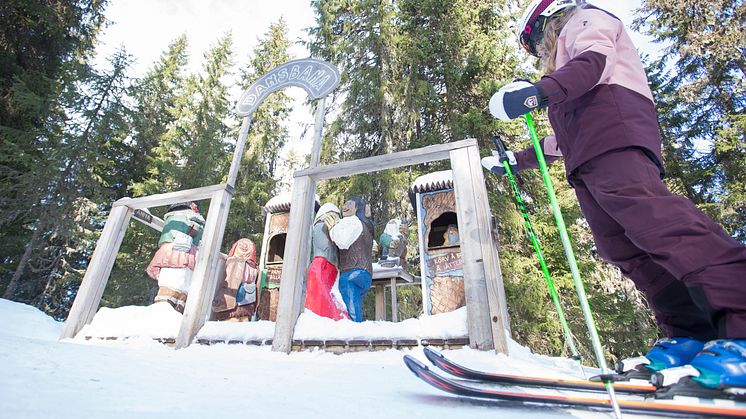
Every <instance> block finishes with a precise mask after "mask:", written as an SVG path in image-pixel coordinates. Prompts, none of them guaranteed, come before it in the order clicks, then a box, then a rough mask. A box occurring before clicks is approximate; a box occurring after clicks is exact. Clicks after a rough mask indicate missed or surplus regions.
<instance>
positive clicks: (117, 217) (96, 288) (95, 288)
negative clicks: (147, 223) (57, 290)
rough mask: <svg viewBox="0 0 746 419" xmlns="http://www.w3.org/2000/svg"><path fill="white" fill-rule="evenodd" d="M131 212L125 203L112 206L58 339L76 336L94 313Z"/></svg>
mask: <svg viewBox="0 0 746 419" xmlns="http://www.w3.org/2000/svg"><path fill="white" fill-rule="evenodd" d="M131 216H132V210H131V209H130V208H128V207H126V206H114V207H112V209H111V212H110V213H109V218H108V219H107V220H106V224H105V225H104V230H103V232H101V237H99V239H98V242H97V243H96V248H95V250H94V251H93V256H92V257H91V262H90V263H89V264H88V269H86V271H85V276H84V277H83V282H82V283H81V284H80V289H79V290H78V294H77V296H76V297H75V301H74V302H73V306H72V308H71V309H70V314H69V315H68V316H67V321H66V322H65V329H64V330H63V331H62V335H61V336H60V339H65V338H73V337H75V335H77V334H78V332H80V329H82V328H83V326H85V325H87V324H89V323H90V322H91V321H92V320H93V316H95V315H96V310H98V305H99V303H100V302H101V296H102V295H103V293H104V288H105V287H106V283H107V282H108V281H109V274H111V268H112V267H113V266H114V260H116V258H117V253H118V252H119V246H121V244H122V239H124V233H125V232H126V231H127V225H128V224H129V220H130V217H131Z"/></svg>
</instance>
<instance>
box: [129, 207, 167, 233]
mask: <svg viewBox="0 0 746 419" xmlns="http://www.w3.org/2000/svg"><path fill="white" fill-rule="evenodd" d="M139 211H145V210H144V209H140V210H139ZM147 215H148V217H143V218H141V217H138V216H137V211H135V212H134V213H133V214H132V219H133V220H135V221H138V222H140V223H142V224H145V225H146V226H148V227H150V228H152V229H153V230H155V231H159V232H160V231H163V225H164V222H163V220H161V219H160V218H158V217H156V216H155V215H153V214H150V213H148V214H147ZM148 218H149V219H148Z"/></svg>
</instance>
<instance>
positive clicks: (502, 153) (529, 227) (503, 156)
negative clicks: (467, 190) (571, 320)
mask: <svg viewBox="0 0 746 419" xmlns="http://www.w3.org/2000/svg"><path fill="white" fill-rule="evenodd" d="M492 140H493V141H494V142H495V147H496V148H497V154H498V156H497V157H498V159H500V163H502V165H503V168H504V169H505V174H506V175H507V177H508V182H509V183H510V188H511V189H512V190H513V195H514V196H515V202H516V206H517V207H518V211H520V212H521V215H522V216H523V221H524V226H525V227H526V232H527V233H528V237H529V239H531V244H532V245H533V247H534V251H535V252H536V256H537V257H538V258H539V265H541V272H543V273H544V279H546V282H547V287H548V288H549V295H550V296H551V297H552V301H553V302H554V306H555V308H556V309H557V314H558V315H559V320H560V323H561V324H562V329H563V330H564V332H565V340H566V341H567V344H568V345H570V350H571V351H572V358H573V359H575V360H579V359H580V354H579V353H578V349H577V347H575V341H574V339H573V337H572V333H571V332H570V327H569V326H568V325H567V320H566V319H565V312H564V311H563V310H562V305H561V304H560V301H559V295H557V290H556V289H555V287H554V282H553V281H552V276H551V275H550V274H549V268H547V263H546V260H545V259H544V254H543V253H542V251H541V246H540V245H539V239H538V238H537V237H536V232H535V231H534V226H533V224H532V223H531V218H529V216H528V211H527V210H526V206H525V205H523V199H522V198H521V191H520V190H519V189H518V185H517V184H516V179H515V175H514V174H513V169H511V168H510V159H509V158H508V152H507V149H506V148H505V144H504V143H503V142H502V140H501V139H500V138H498V137H497V136H496V135H495V136H493V137H492Z"/></svg>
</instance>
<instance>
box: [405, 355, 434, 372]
mask: <svg viewBox="0 0 746 419" xmlns="http://www.w3.org/2000/svg"><path fill="white" fill-rule="evenodd" d="M404 364H405V365H406V366H407V368H409V370H410V371H412V372H413V373H414V375H416V376H419V375H420V371H422V370H427V369H428V368H427V366H426V365H425V364H423V363H422V362H420V361H418V360H417V359H416V358H414V357H413V356H411V355H404Z"/></svg>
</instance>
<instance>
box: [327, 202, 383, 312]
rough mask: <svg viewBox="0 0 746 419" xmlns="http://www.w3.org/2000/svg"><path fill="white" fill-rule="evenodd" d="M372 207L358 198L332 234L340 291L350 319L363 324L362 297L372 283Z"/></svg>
mask: <svg viewBox="0 0 746 419" xmlns="http://www.w3.org/2000/svg"><path fill="white" fill-rule="evenodd" d="M370 217H371V214H370V205H368V203H367V202H366V201H365V200H364V199H362V198H359V197H357V196H352V197H350V198H349V199H348V200H347V202H345V203H344V205H343V206H342V219H341V220H339V222H337V223H336V224H335V225H334V226H333V227H332V228H331V231H330V236H331V239H332V241H334V243H335V244H336V245H337V247H339V271H340V277H339V291H340V293H341V294H342V300H344V303H345V305H346V306H347V312H348V313H349V314H350V318H351V319H352V320H353V321H356V322H362V321H363V297H364V296H365V294H366V293H367V292H368V289H370V285H371V283H372V281H373V221H372V220H371V218H370Z"/></svg>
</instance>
